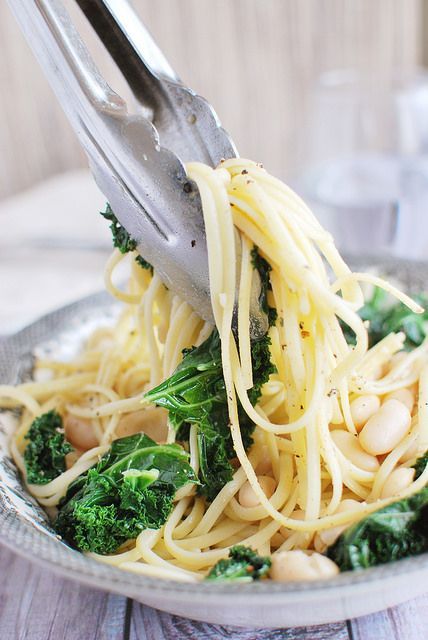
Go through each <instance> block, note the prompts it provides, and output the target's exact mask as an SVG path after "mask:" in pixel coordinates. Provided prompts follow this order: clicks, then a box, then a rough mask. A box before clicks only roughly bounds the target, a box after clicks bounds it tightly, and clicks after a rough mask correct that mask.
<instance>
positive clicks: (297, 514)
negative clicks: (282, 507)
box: [279, 509, 306, 539]
mask: <svg viewBox="0 0 428 640" xmlns="http://www.w3.org/2000/svg"><path fill="white" fill-rule="evenodd" d="M305 517H306V514H305V512H304V511H303V509H296V511H293V513H292V514H291V516H290V518H292V519H293V520H304V519H305ZM279 532H280V534H281V535H282V536H283V537H284V538H285V539H287V538H289V537H290V535H291V534H292V533H294V532H293V529H287V527H281V528H280V530H279Z"/></svg>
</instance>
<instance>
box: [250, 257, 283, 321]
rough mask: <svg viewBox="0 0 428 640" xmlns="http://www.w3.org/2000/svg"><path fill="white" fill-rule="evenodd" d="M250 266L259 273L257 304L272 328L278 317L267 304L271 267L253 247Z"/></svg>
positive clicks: (274, 310) (273, 308) (275, 311)
mask: <svg viewBox="0 0 428 640" xmlns="http://www.w3.org/2000/svg"><path fill="white" fill-rule="evenodd" d="M251 264H252V265H253V268H254V269H256V270H257V271H258V272H259V276H260V284H261V289H260V296H259V304H260V308H261V309H262V311H264V312H265V313H266V315H267V317H268V321H269V326H270V327H271V326H273V325H274V324H275V322H276V319H277V317H278V313H277V310H276V309H275V307H271V306H270V305H269V303H268V291H271V290H272V286H271V283H270V279H269V273H270V272H271V271H272V267H271V266H270V264H269V262H268V261H267V260H265V259H264V258H262V256H261V255H260V253H259V250H258V249H257V247H254V248H253V250H252V251H251Z"/></svg>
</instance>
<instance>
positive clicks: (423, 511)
mask: <svg viewBox="0 0 428 640" xmlns="http://www.w3.org/2000/svg"><path fill="white" fill-rule="evenodd" d="M425 551H428V487H425V488H424V489H422V490H421V491H419V492H418V493H415V494H413V495H412V496H410V497H409V498H405V499H403V500H399V501H397V502H393V503H392V504H389V505H388V506H386V507H384V508H383V509H379V511H375V512H374V513H371V514H370V515H368V516H367V517H366V518H363V519H362V520H360V522H357V523H356V524H354V525H352V526H351V527H348V528H347V529H346V530H345V531H344V532H343V533H342V535H341V536H339V538H338V539H337V540H336V542H335V543H334V544H333V545H332V546H331V547H329V548H328V549H327V555H328V557H329V558H331V559H332V560H334V562H336V564H337V565H338V566H339V568H340V570H341V571H348V570H353V569H366V568H368V567H373V566H375V565H378V564H386V563H388V562H392V561H393V560H399V559H400V558H405V557H407V556H414V555H418V554H420V553H424V552H425Z"/></svg>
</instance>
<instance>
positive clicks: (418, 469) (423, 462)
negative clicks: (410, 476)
mask: <svg viewBox="0 0 428 640" xmlns="http://www.w3.org/2000/svg"><path fill="white" fill-rule="evenodd" d="M427 464H428V451H425V453H424V455H423V456H421V457H420V458H418V459H417V460H416V462H415V464H414V465H413V468H414V469H415V480H416V478H419V476H421V475H422V474H423V472H424V471H425V469H426V466H427Z"/></svg>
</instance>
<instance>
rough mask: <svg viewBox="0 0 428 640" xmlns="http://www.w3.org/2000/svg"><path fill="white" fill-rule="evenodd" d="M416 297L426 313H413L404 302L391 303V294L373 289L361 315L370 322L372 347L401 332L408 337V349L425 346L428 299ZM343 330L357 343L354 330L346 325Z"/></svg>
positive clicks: (421, 296)
mask: <svg viewBox="0 0 428 640" xmlns="http://www.w3.org/2000/svg"><path fill="white" fill-rule="evenodd" d="M413 297H414V299H415V300H416V302H418V303H419V304H420V305H421V306H422V307H424V308H425V311H424V312H423V313H414V312H413V311H411V310H410V309H409V308H408V307H406V305H404V304H403V303H402V302H397V303H395V304H392V305H391V304H388V303H387V298H388V294H387V293H386V292H385V291H384V290H383V289H380V288H379V287H375V288H374V290H373V294H372V296H371V298H370V299H369V300H368V301H367V302H366V304H365V305H364V306H363V307H362V308H361V309H360V310H359V312H358V313H359V315H360V317H361V319H362V320H367V321H368V322H369V329H368V333H369V345H370V347H372V346H373V345H375V344H376V343H377V342H379V341H380V340H382V338H384V337H385V336H387V335H388V334H389V333H391V332H398V331H402V332H403V333H404V334H405V335H406V340H405V342H404V348H405V349H407V350H410V349H413V348H414V347H418V346H419V345H420V344H422V342H423V341H424V340H425V337H426V335H427V333H428V309H427V306H428V297H427V296H424V295H416V296H413ZM342 328H343V330H344V334H345V337H346V339H347V341H348V342H349V343H350V344H354V343H355V334H354V332H353V331H352V329H350V327H348V326H347V325H345V324H344V323H343V324H342Z"/></svg>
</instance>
